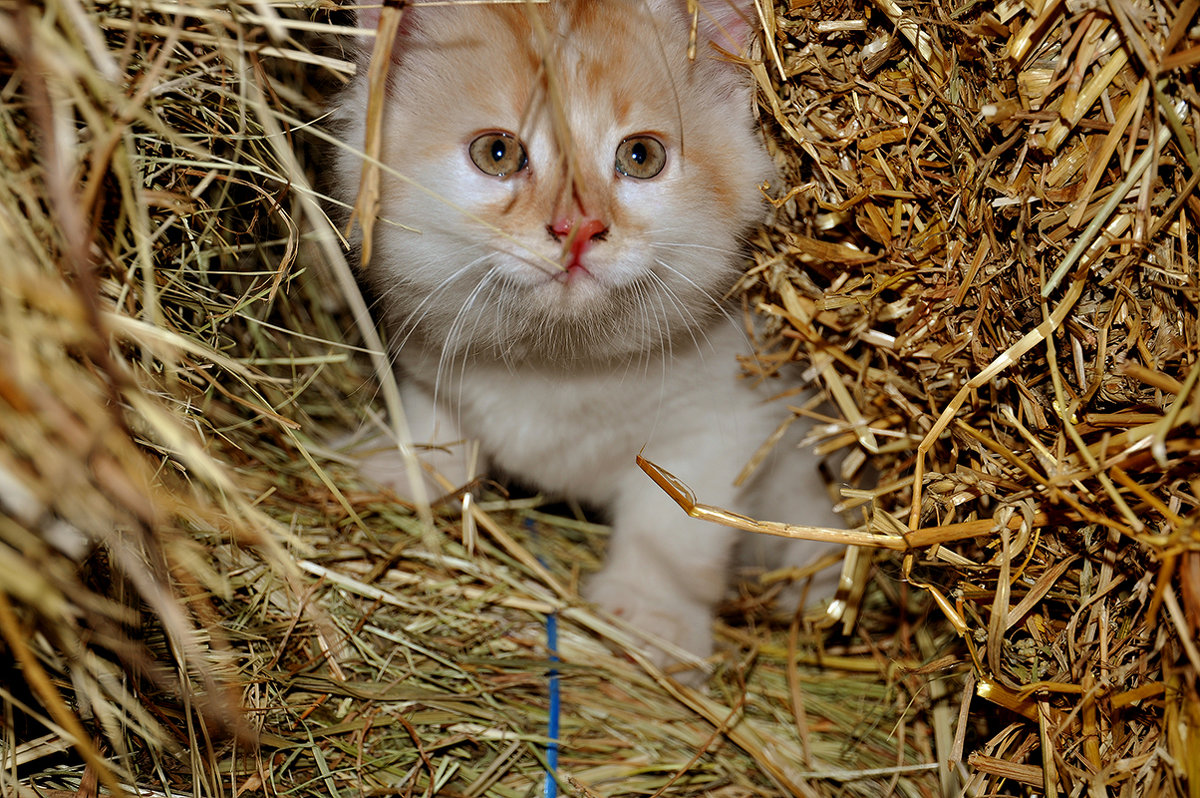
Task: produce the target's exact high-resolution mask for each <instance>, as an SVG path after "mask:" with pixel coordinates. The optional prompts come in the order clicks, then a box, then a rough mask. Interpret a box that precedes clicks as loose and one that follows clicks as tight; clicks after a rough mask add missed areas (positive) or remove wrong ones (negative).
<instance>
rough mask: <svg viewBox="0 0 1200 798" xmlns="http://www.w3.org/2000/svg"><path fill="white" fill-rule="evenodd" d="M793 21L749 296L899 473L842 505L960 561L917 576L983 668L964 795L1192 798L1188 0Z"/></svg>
mask: <svg viewBox="0 0 1200 798" xmlns="http://www.w3.org/2000/svg"><path fill="white" fill-rule="evenodd" d="M777 12H778V14H779V16H778V17H777V18H776V19H775V20H774V23H773V24H774V27H775V34H776V35H775V36H774V37H773V40H772V45H773V46H772V47H770V48H769V50H768V57H767V59H766V62H765V63H764V65H763V67H762V69H761V70H760V72H759V78H760V82H761V83H762V85H763V88H764V93H765V95H766V97H767V101H766V103H765V106H766V108H767V109H769V111H770V113H771V115H772V116H773V122H774V123H775V124H776V140H777V142H778V160H779V162H780V164H781V167H782V169H783V170H784V174H785V175H786V178H785V186H794V187H795V188H792V189H790V191H789V192H788V194H787V195H786V200H785V201H784V202H783V203H782V205H781V206H780V208H779V214H778V220H777V222H776V224H775V227H774V229H773V231H772V234H771V236H770V242H769V246H768V248H767V249H766V251H765V252H763V253H762V254H761V255H759V256H758V262H759V268H758V275H759V278H760V279H759V281H758V283H757V285H758V286H761V288H755V289H753V296H754V297H756V301H758V302H759V303H760V305H759V306H760V307H761V308H762V309H763V310H764V311H765V312H766V313H768V314H770V315H773V316H774V317H776V318H778V319H779V329H780V330H781V335H782V338H781V339H780V340H779V341H778V342H777V344H776V346H777V347H786V348H788V349H787V351H789V352H790V351H793V350H794V349H799V350H801V351H802V352H804V353H805V354H806V355H807V356H808V358H810V359H811V362H812V363H813V370H814V372H816V373H817V374H818V375H819V376H820V378H821V379H822V380H824V381H825V382H826V384H828V385H829V386H830V388H831V391H830V393H831V396H832V397H833V398H834V399H835V400H836V401H837V404H838V406H839V410H840V411H841V416H842V417H841V419H840V420H839V421H838V422H837V423H835V424H833V425H831V428H830V429H829V431H828V442H827V446H828V448H830V449H835V448H838V447H839V446H850V447H852V448H853V449H854V450H855V452H854V453H853V454H851V455H850V456H849V457H848V458H847V465H846V466H845V467H844V475H845V476H847V477H852V476H853V475H854V472H855V470H856V468H858V467H859V466H860V465H861V464H862V463H863V462H864V461H866V460H868V459H869V462H870V465H871V466H872V468H874V469H877V470H878V472H879V473H878V475H877V476H878V478H877V481H876V483H875V484H876V485H877V487H874V488H873V489H871V490H860V491H852V492H849V493H848V494H847V502H846V505H847V507H848V508H850V507H854V508H856V512H858V513H859V514H860V517H862V518H864V519H865V523H866V524H867V525H868V527H869V528H871V529H873V530H875V531H877V532H880V533H888V534H891V535H901V536H909V539H910V540H913V541H918V540H919V541H921V542H923V543H925V544H928V542H930V541H931V540H938V539H939V538H940V545H932V546H929V545H925V546H923V547H922V548H921V549H920V550H918V551H913V552H911V553H910V554H909V555H907V556H906V557H905V558H904V559H903V563H902V570H903V572H904V574H905V575H906V576H907V578H908V580H909V583H910V584H912V585H913V586H915V587H917V588H920V589H923V590H924V591H927V593H928V595H929V596H931V597H932V598H933V599H934V600H935V601H936V603H937V604H938V606H939V609H940V611H941V613H942V614H943V616H944V617H945V618H946V619H947V620H948V621H949V622H950V624H951V625H952V626H953V628H954V629H955V630H957V632H958V634H959V636H960V639H961V643H962V652H963V653H962V658H963V659H962V661H963V662H964V663H965V664H968V665H969V666H970V673H969V675H968V678H967V684H966V686H965V692H964V697H963V700H962V703H961V709H960V716H959V717H960V721H959V725H958V735H959V736H958V738H957V740H956V742H955V747H954V751H953V755H954V756H955V757H956V758H957V757H958V756H960V755H961V756H966V754H967V753H969V757H967V758H968V762H969V764H970V765H971V767H972V769H973V775H972V776H971V778H970V779H969V780H968V782H967V785H966V789H967V791H968V792H969V793H974V792H976V791H978V792H979V793H981V794H996V793H997V792H1002V791H1005V790H1009V791H1021V790H1023V789H1030V790H1033V791H1042V792H1044V794H1060V793H1061V794H1078V793H1079V791H1080V790H1083V789H1086V790H1089V791H1091V793H1095V794H1120V795H1177V794H1190V793H1188V790H1189V789H1190V790H1191V791H1194V790H1195V789H1196V786H1197V784H1200V770H1197V768H1198V767H1200V745H1198V742H1197V741H1198V740H1200V737H1198V736H1197V729H1198V728H1200V727H1198V725H1197V724H1198V723H1200V696H1198V694H1197V675H1198V673H1200V654H1198V646H1197V631H1198V630H1200V535H1198V534H1197V523H1196V522H1197V518H1198V510H1197V502H1198V500H1200V481H1198V474H1200V471H1198V470H1197V462H1198V461H1197V454H1198V453H1200V438H1198V437H1197V422H1198V421H1200V401H1197V400H1198V398H1200V394H1197V392H1196V383H1197V379H1198V378H1200V362H1198V360H1197V355H1198V354H1200V338H1198V335H1200V330H1198V328H1197V300H1198V299H1200V296H1198V292H1200V269H1198V268H1197V257H1198V255H1200V253H1198V251H1197V235H1196V227H1197V224H1198V223H1200V196H1198V195H1197V193H1196V186H1197V182H1198V181H1200V159H1198V157H1197V128H1198V125H1197V123H1198V121H1200V107H1198V100H1200V97H1198V96H1197V94H1196V88H1195V87H1196V79H1195V78H1196V71H1195V65H1196V63H1197V61H1198V60H1200V45H1198V44H1197V40H1198V39H1200V19H1198V18H1197V16H1196V14H1197V4H1196V3H1183V4H1180V5H1178V6H1176V5H1173V4H1170V3H1162V2H1153V1H1152V0H1147V1H1146V2H1137V3H1129V2H1116V3H1109V4H1107V5H1104V6H1102V7H1099V6H1092V5H1081V4H1072V3H1069V2H1067V3H1062V2H1049V3H1045V4H1043V5H1038V4H1034V3H1030V4H1024V3H1017V2H1011V3H1010V2H1003V3H1000V4H997V5H994V6H992V5H986V6H979V5H970V4H967V5H960V6H954V5H951V4H938V3H918V4H908V5H904V6H900V5H897V4H893V3H890V2H885V1H884V0H879V2H875V3H854V2H851V3H845V4H800V3H793V4H789V6H788V8H786V9H777ZM763 289H765V290H763ZM835 389H836V390H835ZM863 454H869V455H870V456H869V458H867V457H863V456H862V455H863ZM918 530H922V531H921V532H918ZM964 533H971V537H969V538H968V539H965V540H959V539H957V538H960V537H962V536H963V534H964ZM972 694H974V695H972ZM980 717H985V718H989V719H990V720H991V723H990V727H989V728H988V729H987V731H986V737H985V738H984V739H981V740H979V741H978V743H977V744H976V749H975V751H974V752H973V753H971V752H969V751H966V752H964V748H963V745H964V743H963V737H962V735H963V732H964V731H965V730H966V727H967V726H969V723H967V721H968V719H970V718H980ZM1189 785H1190V787H1189ZM1097 791H1099V792H1097ZM1004 794H1009V793H1007V792H1005V793H1004Z"/></svg>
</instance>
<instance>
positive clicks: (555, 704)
mask: <svg viewBox="0 0 1200 798" xmlns="http://www.w3.org/2000/svg"><path fill="white" fill-rule="evenodd" d="M546 647H547V648H548V649H550V661H551V662H558V661H559V660H558V613H556V612H552V613H550V614H549V615H547V616H546ZM559 710H560V704H559V693H558V669H557V668H553V667H552V668H550V720H549V722H548V723H547V728H546V734H547V736H548V737H549V738H550V742H549V744H548V745H547V746H546V787H545V789H544V790H543V792H542V794H543V795H544V796H545V798H556V796H557V795H558V779H556V778H555V773H557V772H558V718H559Z"/></svg>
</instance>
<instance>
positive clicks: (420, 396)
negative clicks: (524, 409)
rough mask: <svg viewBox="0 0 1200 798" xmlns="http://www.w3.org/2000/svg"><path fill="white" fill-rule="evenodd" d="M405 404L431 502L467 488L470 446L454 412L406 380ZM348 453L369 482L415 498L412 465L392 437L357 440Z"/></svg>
mask: <svg viewBox="0 0 1200 798" xmlns="http://www.w3.org/2000/svg"><path fill="white" fill-rule="evenodd" d="M400 400H401V402H402V403H403V405H404V415H405V417H406V419H407V420H408V428H409V432H410V433H411V434H412V440H413V446H414V447H415V448H416V454H417V459H418V460H419V461H420V463H421V466H422V468H421V472H422V473H421V478H422V480H423V482H424V484H425V492H426V496H427V498H428V499H430V500H432V499H436V498H438V497H439V496H443V495H445V494H446V493H448V492H449V491H450V490H452V489H453V488H457V487H459V486H461V485H463V484H465V483H466V482H467V480H468V479H469V478H470V468H469V463H468V456H469V451H468V450H469V447H468V445H467V442H466V440H465V439H464V437H463V435H462V433H461V432H460V430H459V428H458V425H457V424H456V423H454V421H453V419H452V418H450V413H449V412H448V411H446V410H445V409H444V408H440V407H438V406H437V404H436V403H435V402H434V401H433V397H432V396H430V395H429V393H428V392H427V391H425V390H424V389H422V388H421V386H420V385H417V384H415V383H414V382H412V381H408V380H405V381H401V383H400ZM349 454H350V455H351V456H352V457H354V458H355V460H357V462H358V469H359V473H361V474H362V475H363V476H364V477H366V478H367V479H369V480H371V481H372V482H377V483H379V484H380V485H382V486H384V487H387V488H391V489H392V490H393V491H395V492H396V495H397V496H400V497H402V498H405V499H409V500H411V499H412V498H413V495H412V494H413V490H412V485H411V483H410V481H409V477H408V463H407V462H406V458H404V456H403V455H402V454H401V452H400V447H399V446H398V445H397V443H396V441H395V439H394V438H393V436H392V435H391V434H389V433H385V432H383V431H379V432H376V433H374V434H370V435H368V436H366V437H365V438H363V439H361V440H357V441H354V442H353V443H352V444H351V445H350V447H349ZM435 474H436V475H438V476H435ZM439 477H440V478H439ZM447 484H448V485H449V486H450V487H449V488H447Z"/></svg>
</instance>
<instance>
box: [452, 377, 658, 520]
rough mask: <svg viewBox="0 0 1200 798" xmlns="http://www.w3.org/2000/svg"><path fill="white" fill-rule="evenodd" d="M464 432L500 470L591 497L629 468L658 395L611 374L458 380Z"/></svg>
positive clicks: (602, 496)
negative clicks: (598, 377)
mask: <svg viewBox="0 0 1200 798" xmlns="http://www.w3.org/2000/svg"><path fill="white" fill-rule="evenodd" d="M463 387H464V390H463V391H462V393H461V394H460V399H459V402H458V407H447V408H446V409H447V410H450V411H452V412H457V413H458V415H459V419H460V424H461V426H462V432H463V433H464V435H466V436H468V437H471V438H475V439H477V440H479V441H480V443H481V446H482V450H483V453H484V454H485V455H486V456H487V457H488V458H489V459H490V460H491V461H492V462H493V463H495V464H496V465H497V466H499V467H500V468H501V469H502V470H503V471H505V472H508V473H511V474H513V475H515V476H517V477H519V478H521V479H523V480H527V481H529V482H532V483H534V484H536V485H537V486H538V487H540V488H543V489H545V490H548V491H552V492H557V493H562V494H565V495H569V496H572V497H576V498H579V499H582V500H584V501H591V502H597V503H605V502H607V501H608V500H609V498H610V497H611V496H612V494H613V492H614V490H615V485H616V482H617V481H618V480H619V478H620V477H621V475H623V474H626V473H628V471H629V470H630V469H631V468H634V467H635V465H634V458H635V456H636V455H637V452H638V450H639V449H640V448H641V447H642V446H643V445H644V444H645V443H646V441H647V439H648V436H649V435H650V433H651V428H652V427H653V423H654V417H653V416H654V412H655V406H656V405H657V396H655V397H653V398H651V397H650V396H648V395H647V394H646V393H645V392H644V391H642V390H639V387H638V386H621V385H619V384H616V385H614V384H612V383H611V382H609V381H603V380H600V381H596V380H586V379H584V380H575V381H572V380H565V379H537V378H527V379H520V378H514V377H512V376H511V375H506V376H505V377H504V378H494V379H491V380H487V381H481V382H479V383H478V384H474V385H470V384H468V385H464V386H463Z"/></svg>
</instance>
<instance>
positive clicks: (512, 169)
mask: <svg viewBox="0 0 1200 798" xmlns="http://www.w3.org/2000/svg"><path fill="white" fill-rule="evenodd" d="M469 151H470V153H471V160H472V161H473V162H474V163H475V165H476V166H478V167H479V171H481V172H483V173H484V174H488V175H491V176H492V177H508V176H509V175H512V174H516V173H517V172H520V171H521V170H522V169H524V168H525V167H526V166H528V165H529V156H527V155H526V154H525V146H524V145H523V144H521V142H520V140H519V139H517V137H516V136H514V135H512V134H511V133H484V134H483V135H482V136H477V137H476V138H475V140H474V141H472V142H471V146H470V149H469Z"/></svg>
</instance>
